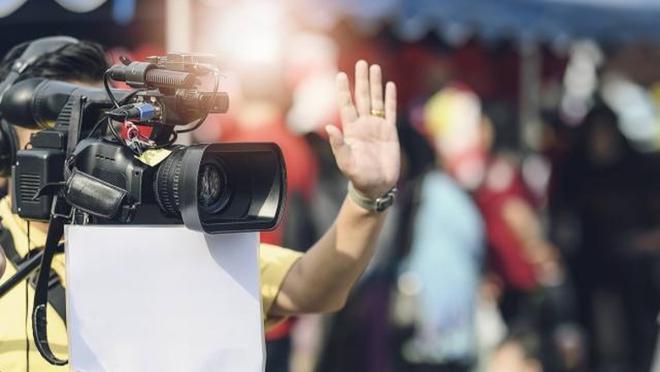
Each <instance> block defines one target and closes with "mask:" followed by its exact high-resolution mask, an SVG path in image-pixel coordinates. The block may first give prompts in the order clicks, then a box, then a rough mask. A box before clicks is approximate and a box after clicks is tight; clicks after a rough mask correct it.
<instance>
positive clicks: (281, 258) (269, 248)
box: [259, 244, 302, 326]
mask: <svg viewBox="0 0 660 372" xmlns="http://www.w3.org/2000/svg"><path fill="white" fill-rule="evenodd" d="M300 256H302V253H300V252H296V251H293V250H290V249H286V248H281V247H277V246H274V245H270V244H261V245H260V247H259V269H260V272H261V301H262V302H261V303H262V306H263V313H264V318H265V320H266V326H270V325H272V324H271V323H272V321H277V320H279V319H269V317H268V316H267V315H268V311H269V310H270V308H271V307H272V306H273V302H275V298H276V297H277V294H278V293H279V292H280V288H281V287H282V283H284V278H286V274H288V273H289V270H291V267H292V266H293V264H294V263H295V262H296V261H297V260H298V259H299V258H300Z"/></svg>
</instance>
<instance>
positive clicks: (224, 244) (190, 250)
mask: <svg viewBox="0 0 660 372" xmlns="http://www.w3.org/2000/svg"><path fill="white" fill-rule="evenodd" d="M258 239H259V238H258V234H257V233H244V234H224V235H205V234H203V233H199V232H196V231H191V230H189V229H186V228H185V227H182V226H67V228H66V242H67V246H66V276H67V278H66V281H67V323H68V333H69V359H70V363H71V369H72V371H83V372H89V371H95V372H96V371H111V372H114V371H122V372H130V371H140V372H144V371H159V372H167V371H177V372H178V371H205V372H206V371H231V372H236V371H240V372H244V371H245V372H252V371H255V372H257V371H263V369H264V357H265V356H264V346H263V323H262V315H261V299H260V292H259V266H258V245H259V241H258Z"/></svg>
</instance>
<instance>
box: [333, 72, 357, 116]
mask: <svg viewBox="0 0 660 372" xmlns="http://www.w3.org/2000/svg"><path fill="white" fill-rule="evenodd" d="M337 104H338V107H339V115H340V116H341V122H342V123H343V124H344V125H346V124H347V123H352V122H354V121H355V120H356V119H357V111H356V110H355V106H354V105H353V101H352V100H351V89H350V87H349V86H348V76H346V74H345V73H343V72H340V73H339V74H337Z"/></svg>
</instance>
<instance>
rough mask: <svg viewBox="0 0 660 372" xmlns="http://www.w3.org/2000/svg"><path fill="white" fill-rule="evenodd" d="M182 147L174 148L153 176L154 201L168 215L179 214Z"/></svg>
mask: <svg viewBox="0 0 660 372" xmlns="http://www.w3.org/2000/svg"><path fill="white" fill-rule="evenodd" d="M184 151H185V150H184V149H181V150H176V151H174V152H173V153H172V154H170V156H168V157H167V159H165V161H163V163H161V164H160V166H159V167H158V170H157V171H156V175H155V177H154V191H155V193H154V194H155V196H156V202H157V203H158V205H159V206H160V208H161V209H162V210H163V212H165V214H166V215H168V216H173V217H178V216H180V214H181V213H180V210H179V207H180V203H181V197H180V195H179V192H180V190H181V189H182V187H181V181H182V178H181V171H182V166H183V154H184Z"/></svg>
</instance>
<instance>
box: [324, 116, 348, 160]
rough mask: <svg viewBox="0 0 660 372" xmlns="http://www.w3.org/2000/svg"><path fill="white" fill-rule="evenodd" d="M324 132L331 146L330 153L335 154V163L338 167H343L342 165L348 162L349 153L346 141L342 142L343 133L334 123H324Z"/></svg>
mask: <svg viewBox="0 0 660 372" xmlns="http://www.w3.org/2000/svg"><path fill="white" fill-rule="evenodd" d="M325 132H326V133H327V134H328V138H329V141H330V147H332V153H333V154H334V155H335V160H336V161H337V165H338V166H339V169H343V165H345V164H347V162H348V156H349V153H350V148H349V147H348V145H347V144H346V142H344V135H343V134H342V132H341V131H340V130H339V128H337V127H335V126H334V125H326V127H325Z"/></svg>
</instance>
